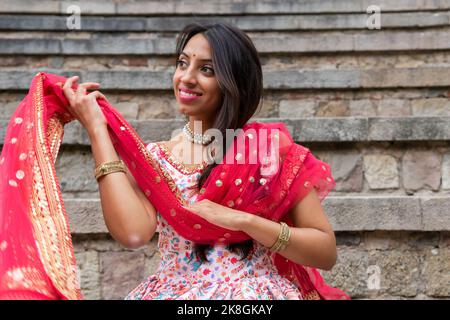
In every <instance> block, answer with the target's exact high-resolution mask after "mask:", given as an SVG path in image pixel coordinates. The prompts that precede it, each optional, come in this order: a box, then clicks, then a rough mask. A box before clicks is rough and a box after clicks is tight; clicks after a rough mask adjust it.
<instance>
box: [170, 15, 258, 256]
mask: <svg viewBox="0 0 450 320" xmlns="http://www.w3.org/2000/svg"><path fill="white" fill-rule="evenodd" d="M198 33H201V34H203V36H204V37H205V38H206V39H207V41H208V43H209V45H210V47H211V51H212V64H213V68H214V73H215V74H216V78H217V82H218V84H219V88H220V89H221V93H222V99H221V101H222V104H221V106H220V107H219V108H218V111H217V114H216V118H215V121H214V124H213V127H214V128H215V129H218V130H219V131H220V132H221V133H222V135H223V137H225V136H226V129H234V130H236V129H240V128H242V127H243V126H244V125H245V124H246V123H247V121H248V120H249V119H250V118H251V117H252V116H253V115H254V114H255V112H256V111H257V110H258V107H259V106H260V101H262V92H263V75H262V68H261V62H260V60H259V55H258V51H257V50H256V48H255V46H254V44H253V42H252V40H251V39H250V38H249V36H247V35H246V34H245V33H244V32H243V31H241V30H240V29H238V28H236V27H234V26H232V25H230V24H227V23H212V24H210V23H207V24H205V23H198V22H196V23H192V24H188V25H187V26H185V27H184V28H183V30H182V31H181V32H180V34H179V35H178V38H177V46H176V54H177V57H176V59H178V58H179V56H180V54H181V52H182V51H183V49H184V47H185V46H186V44H187V42H188V41H189V39H191V38H192V37H193V36H194V35H196V34H198ZM226 140H227V139H223V149H222V150H224V152H225V150H227V148H228V145H226V143H227V141H226ZM228 143H229V144H230V142H229V141H228ZM224 154H225V153H224ZM216 166H217V163H213V164H210V165H208V166H207V167H206V168H205V170H204V171H203V173H202V174H201V176H200V178H199V181H198V189H199V190H200V189H201V188H202V186H203V184H204V183H205V181H206V179H207V178H208V176H209V174H210V173H211V171H212V169H214V168H215V167H216ZM209 249H211V246H210V245H203V244H198V243H196V244H195V245H194V252H195V254H196V255H197V257H198V258H200V259H201V260H202V261H207V258H206V254H205V252H206V250H209ZM228 249H229V250H231V251H233V252H240V253H241V255H242V259H244V258H246V257H247V256H248V255H249V253H250V252H251V251H252V249H253V240H252V239H250V240H247V241H243V242H239V243H235V244H230V245H228Z"/></svg>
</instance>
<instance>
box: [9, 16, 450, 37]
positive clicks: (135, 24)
mask: <svg viewBox="0 0 450 320" xmlns="http://www.w3.org/2000/svg"><path fill="white" fill-rule="evenodd" d="M367 17H368V14H367V13H365V12H364V13H338V14H308V15H305V14H301V13H300V14H296V15H257V14H253V15H245V16H241V15H234V16H220V13H215V15H214V17H202V16H200V17H196V18H195V20H196V21H198V22H206V23H215V22H227V23H231V24H234V25H236V26H237V27H238V28H240V29H242V30H244V31H246V32H249V31H250V32H251V31H270V32H274V31H300V30H306V31H314V30H348V29H350V30H352V29H358V30H359V29H367V25H366V22H367ZM189 22H192V17H185V16H167V17H139V16H137V17H124V16H113V17H96V16H87V17H83V19H82V29H81V30H80V31H99V32H114V33H118V32H178V31H179V30H180V28H181V26H183V25H186V24H188V23H189ZM380 23H381V25H382V27H383V29H391V28H402V29H413V30H415V31H417V29H421V28H430V27H444V26H449V25H450V12H449V11H439V12H396V13H383V14H382V15H381V16H380ZM0 30H11V31H67V16H55V15H42V14H40V15H39V16H36V15H7V14H3V15H0Z"/></svg>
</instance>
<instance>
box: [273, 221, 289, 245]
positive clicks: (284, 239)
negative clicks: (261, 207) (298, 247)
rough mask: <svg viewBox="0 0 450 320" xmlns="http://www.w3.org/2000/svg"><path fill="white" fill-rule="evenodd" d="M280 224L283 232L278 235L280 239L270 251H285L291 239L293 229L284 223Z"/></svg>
mask: <svg viewBox="0 0 450 320" xmlns="http://www.w3.org/2000/svg"><path fill="white" fill-rule="evenodd" d="M280 224H281V230H280V233H279V234H278V239H277V241H276V242H275V243H274V244H273V246H272V247H270V249H269V250H270V251H272V252H279V251H283V250H284V249H285V248H286V246H287V245H288V244H289V239H290V237H291V229H290V228H289V226H288V225H287V224H286V223H284V222H280Z"/></svg>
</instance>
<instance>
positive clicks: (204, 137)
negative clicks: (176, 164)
mask: <svg viewBox="0 0 450 320" xmlns="http://www.w3.org/2000/svg"><path fill="white" fill-rule="evenodd" d="M183 133H184V136H185V137H186V138H187V139H188V140H189V141H190V142H193V143H197V144H202V145H207V144H209V143H210V142H211V140H212V137H211V136H210V135H209V134H200V133H194V132H192V129H191V127H190V126H189V122H188V123H186V125H185V126H184V128H183Z"/></svg>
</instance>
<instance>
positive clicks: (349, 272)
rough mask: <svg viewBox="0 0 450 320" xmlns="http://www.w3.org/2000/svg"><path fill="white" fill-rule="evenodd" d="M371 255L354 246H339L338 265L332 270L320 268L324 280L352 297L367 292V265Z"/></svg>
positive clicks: (361, 295) (363, 294)
mask: <svg viewBox="0 0 450 320" xmlns="http://www.w3.org/2000/svg"><path fill="white" fill-rule="evenodd" d="M368 265H369V256H368V253H367V252H365V251H361V250H357V249H354V248H345V247H339V248H338V258H337V262H336V265H335V266H334V267H333V269H332V270H331V271H324V270H320V273H321V274H322V276H323V277H324V280H325V281H326V282H327V283H328V284H330V285H332V286H334V287H337V288H339V289H341V290H343V291H344V292H345V293H347V294H348V295H350V296H351V297H352V298H358V297H363V296H365V295H366V294H367V291H368V289H367V283H366V281H367V267H368Z"/></svg>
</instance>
